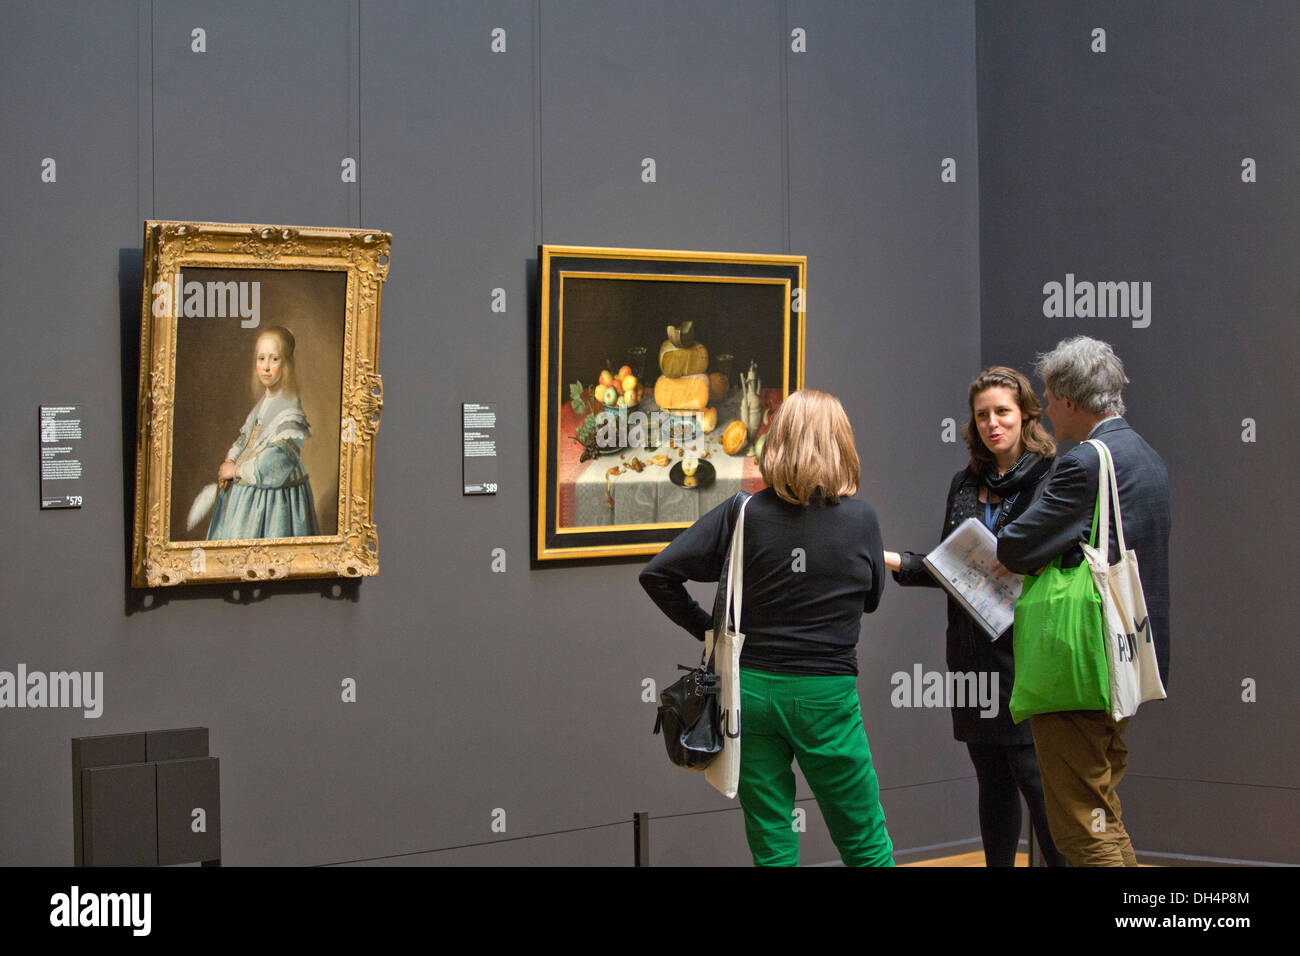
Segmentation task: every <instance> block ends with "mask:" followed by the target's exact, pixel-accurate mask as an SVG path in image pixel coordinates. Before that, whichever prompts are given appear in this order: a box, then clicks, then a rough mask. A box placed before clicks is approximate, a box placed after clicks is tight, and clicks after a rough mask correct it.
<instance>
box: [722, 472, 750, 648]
mask: <svg viewBox="0 0 1300 956" xmlns="http://www.w3.org/2000/svg"><path fill="white" fill-rule="evenodd" d="M748 506H749V496H746V498H745V500H744V501H743V502H742V503H741V505H740V514H738V515H736V529H735V530H734V531H733V532H732V533H731V554H730V555H729V558H730V566H729V567H728V569H727V604H726V610H725V611H724V614H727V613H729V614H730V618H731V621H732V622H733V625H734V626H733V630H736V631H739V630H740V607H741V603H742V602H743V599H744V592H745V508H747V507H748ZM722 626H723V629H724V630H725V629H726V627H727V621H726V620H725V619H724V620H723V622H722Z"/></svg>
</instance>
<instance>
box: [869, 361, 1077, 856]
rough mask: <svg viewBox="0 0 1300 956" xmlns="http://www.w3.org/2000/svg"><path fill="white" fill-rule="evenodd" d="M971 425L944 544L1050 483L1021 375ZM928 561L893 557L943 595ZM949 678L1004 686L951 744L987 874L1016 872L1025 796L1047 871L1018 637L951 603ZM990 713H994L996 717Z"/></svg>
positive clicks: (994, 386) (979, 383)
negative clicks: (1021, 709) (1020, 703)
mask: <svg viewBox="0 0 1300 956" xmlns="http://www.w3.org/2000/svg"><path fill="white" fill-rule="evenodd" d="M968 404H969V406H970V419H969V420H968V421H967V422H966V427H965V429H964V431H963V434H964V436H965V438H966V447H967V448H968V449H969V451H970V461H969V462H968V463H967V464H966V465H965V466H964V467H963V468H962V469H961V471H959V472H957V474H956V475H954V476H953V479H952V484H951V486H950V487H949V489H948V501H947V503H946V504H945V505H944V512H943V514H944V518H943V533H942V534H941V535H940V537H941V538H946V537H947V536H948V535H949V534H951V533H952V531H953V529H955V528H956V527H957V526H958V525H959V524H961V523H962V522H963V521H965V520H966V519H967V518H978V519H979V520H980V521H982V522H983V523H984V526H985V527H986V528H988V529H989V531H990V532H992V533H993V534H995V535H996V534H997V533H998V532H999V531H1001V530H1002V529H1003V528H1004V527H1006V525H1007V524H1009V523H1010V522H1011V521H1013V520H1015V519H1016V518H1017V517H1019V516H1020V515H1021V514H1022V513H1024V511H1025V509H1026V508H1028V507H1029V504H1030V502H1031V501H1033V498H1034V489H1035V488H1037V487H1038V484H1039V482H1041V481H1042V480H1043V479H1044V477H1045V476H1046V475H1047V472H1048V469H1049V467H1050V466H1051V463H1052V459H1053V458H1054V457H1055V456H1056V443H1055V442H1054V441H1053V440H1052V436H1051V435H1049V434H1047V431H1046V430H1045V429H1044V428H1043V423H1042V414H1043V413H1042V408H1041V407H1040V406H1039V403H1038V398H1037V397H1036V396H1035V395H1034V389H1033V387H1032V386H1031V385H1030V384H1029V379H1027V378H1025V376H1024V375H1022V374H1021V373H1019V372H1017V371H1016V370H1015V369H1013V368H1007V367H1006V366H1003V365H995V366H993V367H991V368H986V369H984V370H983V371H982V372H980V373H979V375H977V376H975V380H974V381H973V382H971V384H970V390H969V393H968ZM924 557H925V556H924V555H923V554H915V553H913V552H911V551H904V552H903V553H902V554H897V553H895V552H893V551H886V552H885V561H886V563H887V564H888V566H889V567H890V568H891V569H892V570H893V571H894V579H895V580H897V581H898V583H899V584H902V585H905V586H912V585H921V586H925V587H935V588H937V587H939V583H938V582H937V581H936V580H935V579H934V578H933V577H931V576H930V574H929V572H927V571H926V570H925V568H924V567H923V566H922V563H921V562H922V560H923V559H924ZM947 660H948V670H949V672H950V673H955V674H989V675H990V679H991V678H994V677H995V678H997V695H998V705H997V708H996V709H992V708H984V707H983V706H982V705H981V704H980V703H979V702H978V701H967V702H966V704H965V706H961V707H958V706H954V707H952V733H953V736H954V737H955V738H956V739H958V740H960V741H962V742H963V743H964V744H966V749H967V751H968V752H969V753H970V758H971V763H972V764H974V766H975V777H976V779H977V780H978V781H979V819H980V836H981V838H982V840H983V843H984V863H985V865H986V866H1014V865H1015V859H1016V849H1017V847H1018V845H1019V843H1020V824H1021V815H1020V794H1022V793H1023V794H1024V797H1025V803H1026V804H1027V805H1028V807H1029V818H1030V821H1031V822H1032V824H1033V827H1034V833H1036V834H1037V835H1038V840H1039V844H1040V845H1041V846H1042V848H1043V855H1044V857H1045V858H1046V860H1047V863H1048V865H1049V866H1064V865H1065V859H1064V857H1062V856H1061V854H1060V852H1059V851H1057V849H1056V845H1055V844H1054V843H1053V842H1052V834H1051V831H1050V830H1049V829H1048V826H1047V810H1046V808H1045V806H1044V804H1043V785H1042V780H1041V779H1040V778H1039V775H1038V763H1037V761H1036V760H1035V759H1034V738H1033V735H1032V734H1031V732H1030V729H1029V724H1028V723H1027V722H1026V723H1022V724H1020V725H1019V726H1016V725H1015V724H1013V723H1012V722H1011V709H1010V701H1011V685H1012V683H1014V681H1015V663H1014V661H1013V660H1012V656H1011V629H1010V628H1008V629H1007V631H1006V633H1004V634H1002V635H1001V636H1000V637H999V638H998V639H997V640H996V641H990V640H989V639H988V638H987V637H986V636H985V635H984V632H983V631H982V630H981V629H980V628H978V627H977V626H976V624H975V622H974V621H972V620H971V618H970V615H968V614H967V613H966V612H965V611H964V610H962V608H961V607H960V606H959V605H958V604H957V602H956V601H955V600H953V599H952V598H951V597H950V598H948V634H947ZM990 711H992V712H990Z"/></svg>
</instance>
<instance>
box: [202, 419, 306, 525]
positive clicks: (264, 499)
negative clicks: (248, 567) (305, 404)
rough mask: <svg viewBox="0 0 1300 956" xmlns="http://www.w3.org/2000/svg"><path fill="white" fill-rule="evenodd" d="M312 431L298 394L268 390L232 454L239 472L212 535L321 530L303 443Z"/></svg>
mask: <svg viewBox="0 0 1300 956" xmlns="http://www.w3.org/2000/svg"><path fill="white" fill-rule="evenodd" d="M310 435H311V428H310V427H309V426H308V424H307V416H306V415H304V414H303V411H302V402H301V401H300V400H299V399H298V396H296V395H293V396H283V395H264V396H263V397H262V400H261V401H259V402H258V403H257V404H256V405H254V406H253V410H252V411H251V412H249V413H248V418H247V419H245V421H244V427H243V428H241V429H240V430H239V437H238V438H237V439H235V443H234V444H233V445H231V446H230V451H228V452H227V453H226V457H227V458H229V459H231V460H232V461H234V462H235V465H236V467H237V468H238V470H239V477H238V478H236V479H235V481H234V482H232V483H231V484H230V485H228V486H226V487H225V488H223V489H222V490H221V492H220V494H218V495H217V503H216V505H214V506H213V509H212V520H211V522H210V523H209V524H208V540H209V541H230V540H240V539H248V538H298V537H305V536H308V535H319V534H320V526H319V525H318V524H317V521H316V505H315V501H314V499H313V498H312V493H311V481H310V480H308V478H307V469H306V467H305V466H304V465H303V462H302V443H303V442H304V441H305V440H306V439H307V438H308V437H310Z"/></svg>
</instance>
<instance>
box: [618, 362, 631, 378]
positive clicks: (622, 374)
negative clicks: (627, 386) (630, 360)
mask: <svg viewBox="0 0 1300 956" xmlns="http://www.w3.org/2000/svg"><path fill="white" fill-rule="evenodd" d="M631 374H632V368H631V366H628V365H624V366H623V367H622V368H620V369H619V370H618V378H620V379H624V378H627V377H628V376H629V375H631Z"/></svg>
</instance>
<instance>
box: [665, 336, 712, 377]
mask: <svg viewBox="0 0 1300 956" xmlns="http://www.w3.org/2000/svg"><path fill="white" fill-rule="evenodd" d="M708 367H709V350H708V349H706V348H705V347H704V346H703V345H701V344H700V343H699V342H696V343H695V344H694V345H689V346H686V347H684V348H678V347H677V346H676V345H673V343H672V342H671V341H670V340H669V339H664V344H663V345H661V346H659V370H660V371H661V372H663V373H664V374H665V375H669V376H672V377H673V378H682V377H684V376H687V375H698V374H699V373H701V372H704V371H706V370H707V369H708Z"/></svg>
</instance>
